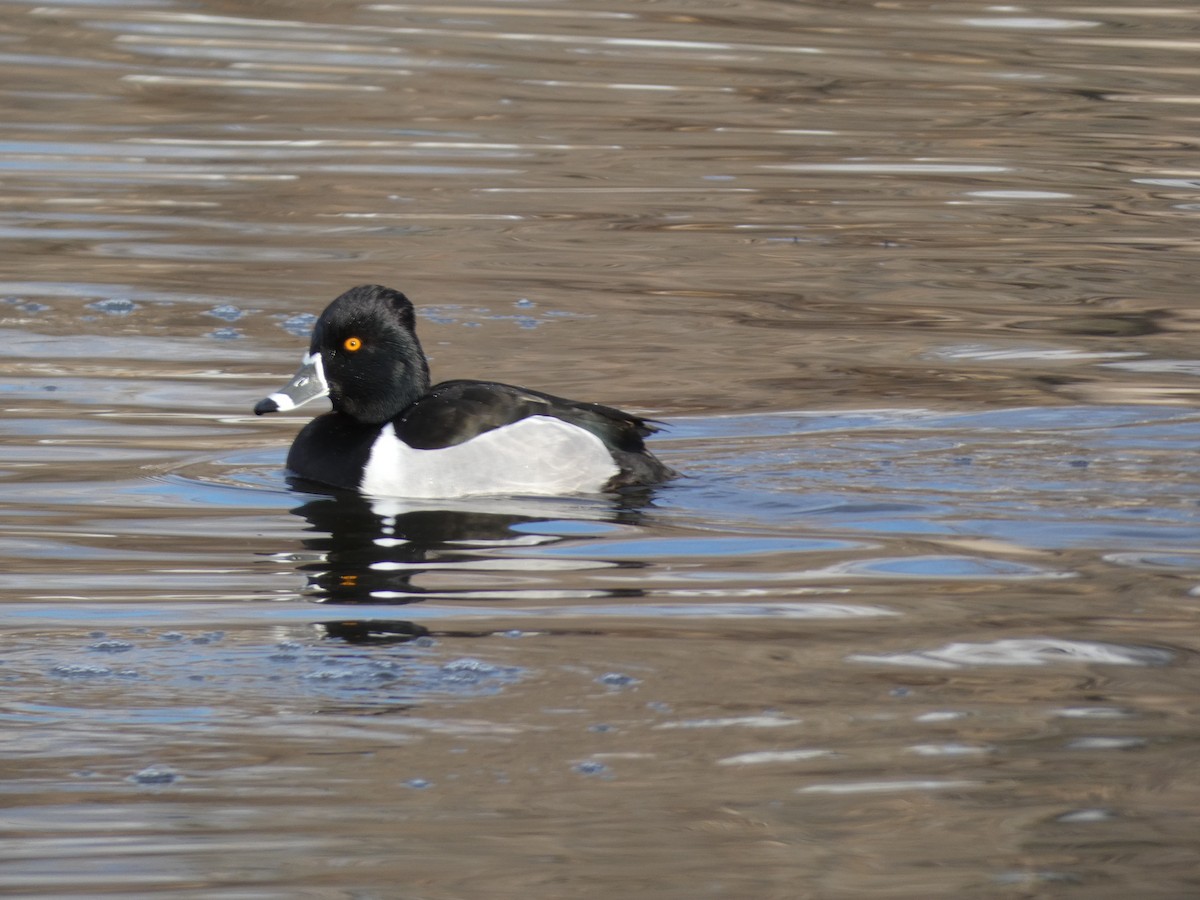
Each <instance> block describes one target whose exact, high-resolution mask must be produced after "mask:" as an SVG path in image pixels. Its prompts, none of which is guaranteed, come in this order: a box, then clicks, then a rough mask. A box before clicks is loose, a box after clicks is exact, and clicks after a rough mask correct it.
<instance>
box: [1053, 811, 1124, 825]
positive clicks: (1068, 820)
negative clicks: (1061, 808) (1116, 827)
mask: <svg viewBox="0 0 1200 900" xmlns="http://www.w3.org/2000/svg"><path fill="white" fill-rule="evenodd" d="M1115 818H1116V814H1115V813H1114V812H1113V811H1112V810H1111V809H1101V808H1096V809H1073V810H1071V811H1070V812H1065V813H1063V814H1062V815H1061V816H1059V817H1058V818H1056V819H1055V820H1054V821H1055V822H1059V823H1061V824H1064V825H1090V824H1092V823H1094V822H1107V821H1109V820H1110V819H1115Z"/></svg>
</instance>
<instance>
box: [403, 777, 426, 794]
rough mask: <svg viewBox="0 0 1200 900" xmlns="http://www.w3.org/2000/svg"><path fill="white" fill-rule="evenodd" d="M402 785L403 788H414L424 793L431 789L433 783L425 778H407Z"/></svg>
mask: <svg viewBox="0 0 1200 900" xmlns="http://www.w3.org/2000/svg"><path fill="white" fill-rule="evenodd" d="M403 784H404V786H405V787H410V788H414V789H416V790H418V791H425V790H428V789H429V788H431V787H433V782H432V781H429V780H427V779H425V778H409V779H408V780H407V781H405V782H403Z"/></svg>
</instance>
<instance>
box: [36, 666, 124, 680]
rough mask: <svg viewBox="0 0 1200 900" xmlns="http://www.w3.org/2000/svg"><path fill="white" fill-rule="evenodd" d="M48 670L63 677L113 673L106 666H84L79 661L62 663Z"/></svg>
mask: <svg viewBox="0 0 1200 900" xmlns="http://www.w3.org/2000/svg"><path fill="white" fill-rule="evenodd" d="M50 672H51V674H54V675H60V676H62V677H63V678H97V677H103V676H105V675H111V674H112V673H113V671H112V669H110V668H109V667H108V666H85V665H82V664H81V663H62V664H60V665H57V666H55V667H54V668H53V669H51V670H50Z"/></svg>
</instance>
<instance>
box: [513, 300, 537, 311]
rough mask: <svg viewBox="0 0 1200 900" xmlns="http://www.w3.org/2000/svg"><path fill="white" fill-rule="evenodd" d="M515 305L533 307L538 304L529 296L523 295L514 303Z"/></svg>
mask: <svg viewBox="0 0 1200 900" xmlns="http://www.w3.org/2000/svg"><path fill="white" fill-rule="evenodd" d="M513 306H515V307H517V308H518V309H532V308H533V307H535V306H537V304H536V303H534V302H533V301H532V300H530V299H529V298H528V297H522V298H521V299H520V300H518V301H517V302H516V303H514V304H513Z"/></svg>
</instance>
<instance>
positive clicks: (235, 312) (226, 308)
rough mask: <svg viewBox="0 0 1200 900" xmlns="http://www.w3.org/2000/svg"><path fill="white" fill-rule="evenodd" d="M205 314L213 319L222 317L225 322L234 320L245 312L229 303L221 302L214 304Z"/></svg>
mask: <svg viewBox="0 0 1200 900" xmlns="http://www.w3.org/2000/svg"><path fill="white" fill-rule="evenodd" d="M205 315H209V316H212V317H213V318H214V319H222V320H223V321H226V322H236V321H237V320H238V319H240V318H241V317H242V316H244V315H245V313H244V312H242V311H241V310H240V309H238V308H237V307H236V306H234V305H232V304H230V303H223V304H221V305H220V306H214V307H213V308H212V309H210V310H209V311H208V312H207V313H205Z"/></svg>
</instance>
